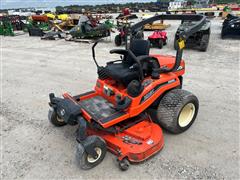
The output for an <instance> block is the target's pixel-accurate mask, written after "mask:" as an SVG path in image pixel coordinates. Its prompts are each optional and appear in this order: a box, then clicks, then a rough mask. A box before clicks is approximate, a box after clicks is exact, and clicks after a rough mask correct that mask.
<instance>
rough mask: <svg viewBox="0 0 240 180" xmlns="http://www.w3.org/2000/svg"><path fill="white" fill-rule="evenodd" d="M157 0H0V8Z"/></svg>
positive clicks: (148, 0)
mask: <svg viewBox="0 0 240 180" xmlns="http://www.w3.org/2000/svg"><path fill="white" fill-rule="evenodd" d="M151 1H155V0H118V1H116V0H92V1H91V0H0V8H1V9H7V8H26V7H56V6H64V5H96V4H108V3H127V2H151Z"/></svg>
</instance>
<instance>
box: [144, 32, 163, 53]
mask: <svg viewBox="0 0 240 180" xmlns="http://www.w3.org/2000/svg"><path fill="white" fill-rule="evenodd" d="M148 40H149V41H150V43H151V44H152V45H153V46H156V47H159V48H160V49H162V47H163V46H164V45H166V44H167V32H166V31H154V32H153V34H152V35H150V36H148Z"/></svg>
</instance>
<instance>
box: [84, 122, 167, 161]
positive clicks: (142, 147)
mask: <svg viewBox="0 0 240 180" xmlns="http://www.w3.org/2000/svg"><path fill="white" fill-rule="evenodd" d="M156 132H157V133H156ZM88 134H89V135H98V136H100V137H102V138H103V139H104V140H105V141H106V143H107V147H108V150H109V151H110V152H112V153H113V154H115V155H116V156H117V157H118V159H119V160H122V159H123V158H126V157H127V158H128V160H129V161H131V162H141V161H144V160H145V159H147V158H149V157H150V156H152V155H154V154H156V153H157V152H159V151H160V150H161V149H162V148H163V144H164V139H163V134H162V130H161V128H160V127H159V126H158V125H157V124H155V123H153V122H151V121H150V120H149V119H146V120H144V121H142V122H140V123H138V124H136V125H134V126H132V127H130V128H128V129H127V130H125V131H123V132H121V133H118V134H115V135H112V134H109V133H106V132H103V131H96V130H93V129H88ZM126 138H128V139H130V141H132V142H133V143H130V142H128V141H125V140H124V139H126ZM134 142H135V144H134Z"/></svg>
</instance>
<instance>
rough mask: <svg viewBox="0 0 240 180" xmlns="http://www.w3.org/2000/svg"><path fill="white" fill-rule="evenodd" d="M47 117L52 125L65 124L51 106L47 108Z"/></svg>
mask: <svg viewBox="0 0 240 180" xmlns="http://www.w3.org/2000/svg"><path fill="white" fill-rule="evenodd" d="M48 119H49V121H50V122H51V123H52V124H53V125H54V126H57V127H60V126H64V125H66V124H67V123H66V122H65V121H64V120H63V119H61V118H60V117H59V116H58V115H57V113H56V112H55V111H54V110H53V109H52V108H51V109H49V111H48Z"/></svg>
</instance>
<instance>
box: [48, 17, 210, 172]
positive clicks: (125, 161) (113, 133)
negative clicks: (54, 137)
mask: <svg viewBox="0 0 240 180" xmlns="http://www.w3.org/2000/svg"><path fill="white" fill-rule="evenodd" d="M160 19H169V20H191V21H196V22H197V23H195V24H193V26H191V27H189V28H188V29H186V30H185V31H182V32H181V33H180V34H179V36H180V38H179V42H178V48H177V53H176V57H174V56H167V55H149V49H150V43H149V41H147V40H139V39H132V38H130V44H129V46H126V49H114V50H111V51H110V53H111V54H119V55H121V57H122V58H121V59H120V60H115V61H110V62H108V63H107V65H106V66H104V67H103V66H100V65H99V64H98V63H97V61H96V59H95V46H96V45H97V43H98V42H96V43H94V45H93V47H92V53H93V60H94V62H95V64H96V66H97V73H98V80H97V82H96V86H95V88H94V90H93V91H89V92H86V93H83V94H79V95H75V96H71V95H70V94H68V93H64V94H63V98H59V97H55V95H54V94H53V93H51V94H50V95H49V96H50V103H49V105H50V110H49V120H50V121H51V122H52V124H54V125H55V126H64V125H66V124H69V125H78V130H77V138H76V139H77V142H78V145H77V157H78V159H77V160H78V162H79V164H80V167H81V168H82V169H90V168H93V167H95V166H96V165H98V164H99V163H100V162H102V160H103V159H104V157H105V155H106V152H107V150H109V151H110V152H112V153H113V154H115V155H116V156H117V160H118V162H119V167H120V169H122V170H127V169H128V167H129V162H141V161H143V160H145V159H147V158H149V157H151V156H153V155H154V154H156V153H157V152H159V151H160V150H161V149H162V147H163V143H164V140H163V133H162V129H161V127H162V128H164V129H166V130H168V131H169V132H171V133H174V134H178V133H182V132H184V131H186V130H187V129H188V128H189V127H190V126H191V125H192V124H193V122H194V120H195V118H196V116H197V113H198V107H199V104H198V99H197V97H196V96H195V95H193V94H192V93H190V92H188V91H186V90H183V89H182V84H183V74H184V72H185V63H184V60H182V53H183V48H184V40H185V39H186V38H188V36H190V35H192V34H193V33H195V32H196V31H198V30H199V28H201V26H202V23H204V21H205V17H204V16H202V15H158V16H154V17H152V18H149V19H146V20H144V21H142V22H139V23H137V24H135V25H133V26H132V27H131V34H134V33H136V32H135V31H137V30H138V29H140V28H141V27H142V26H143V25H144V24H146V23H151V22H154V21H156V20H160ZM150 111H151V113H149V112H150Z"/></svg>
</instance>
